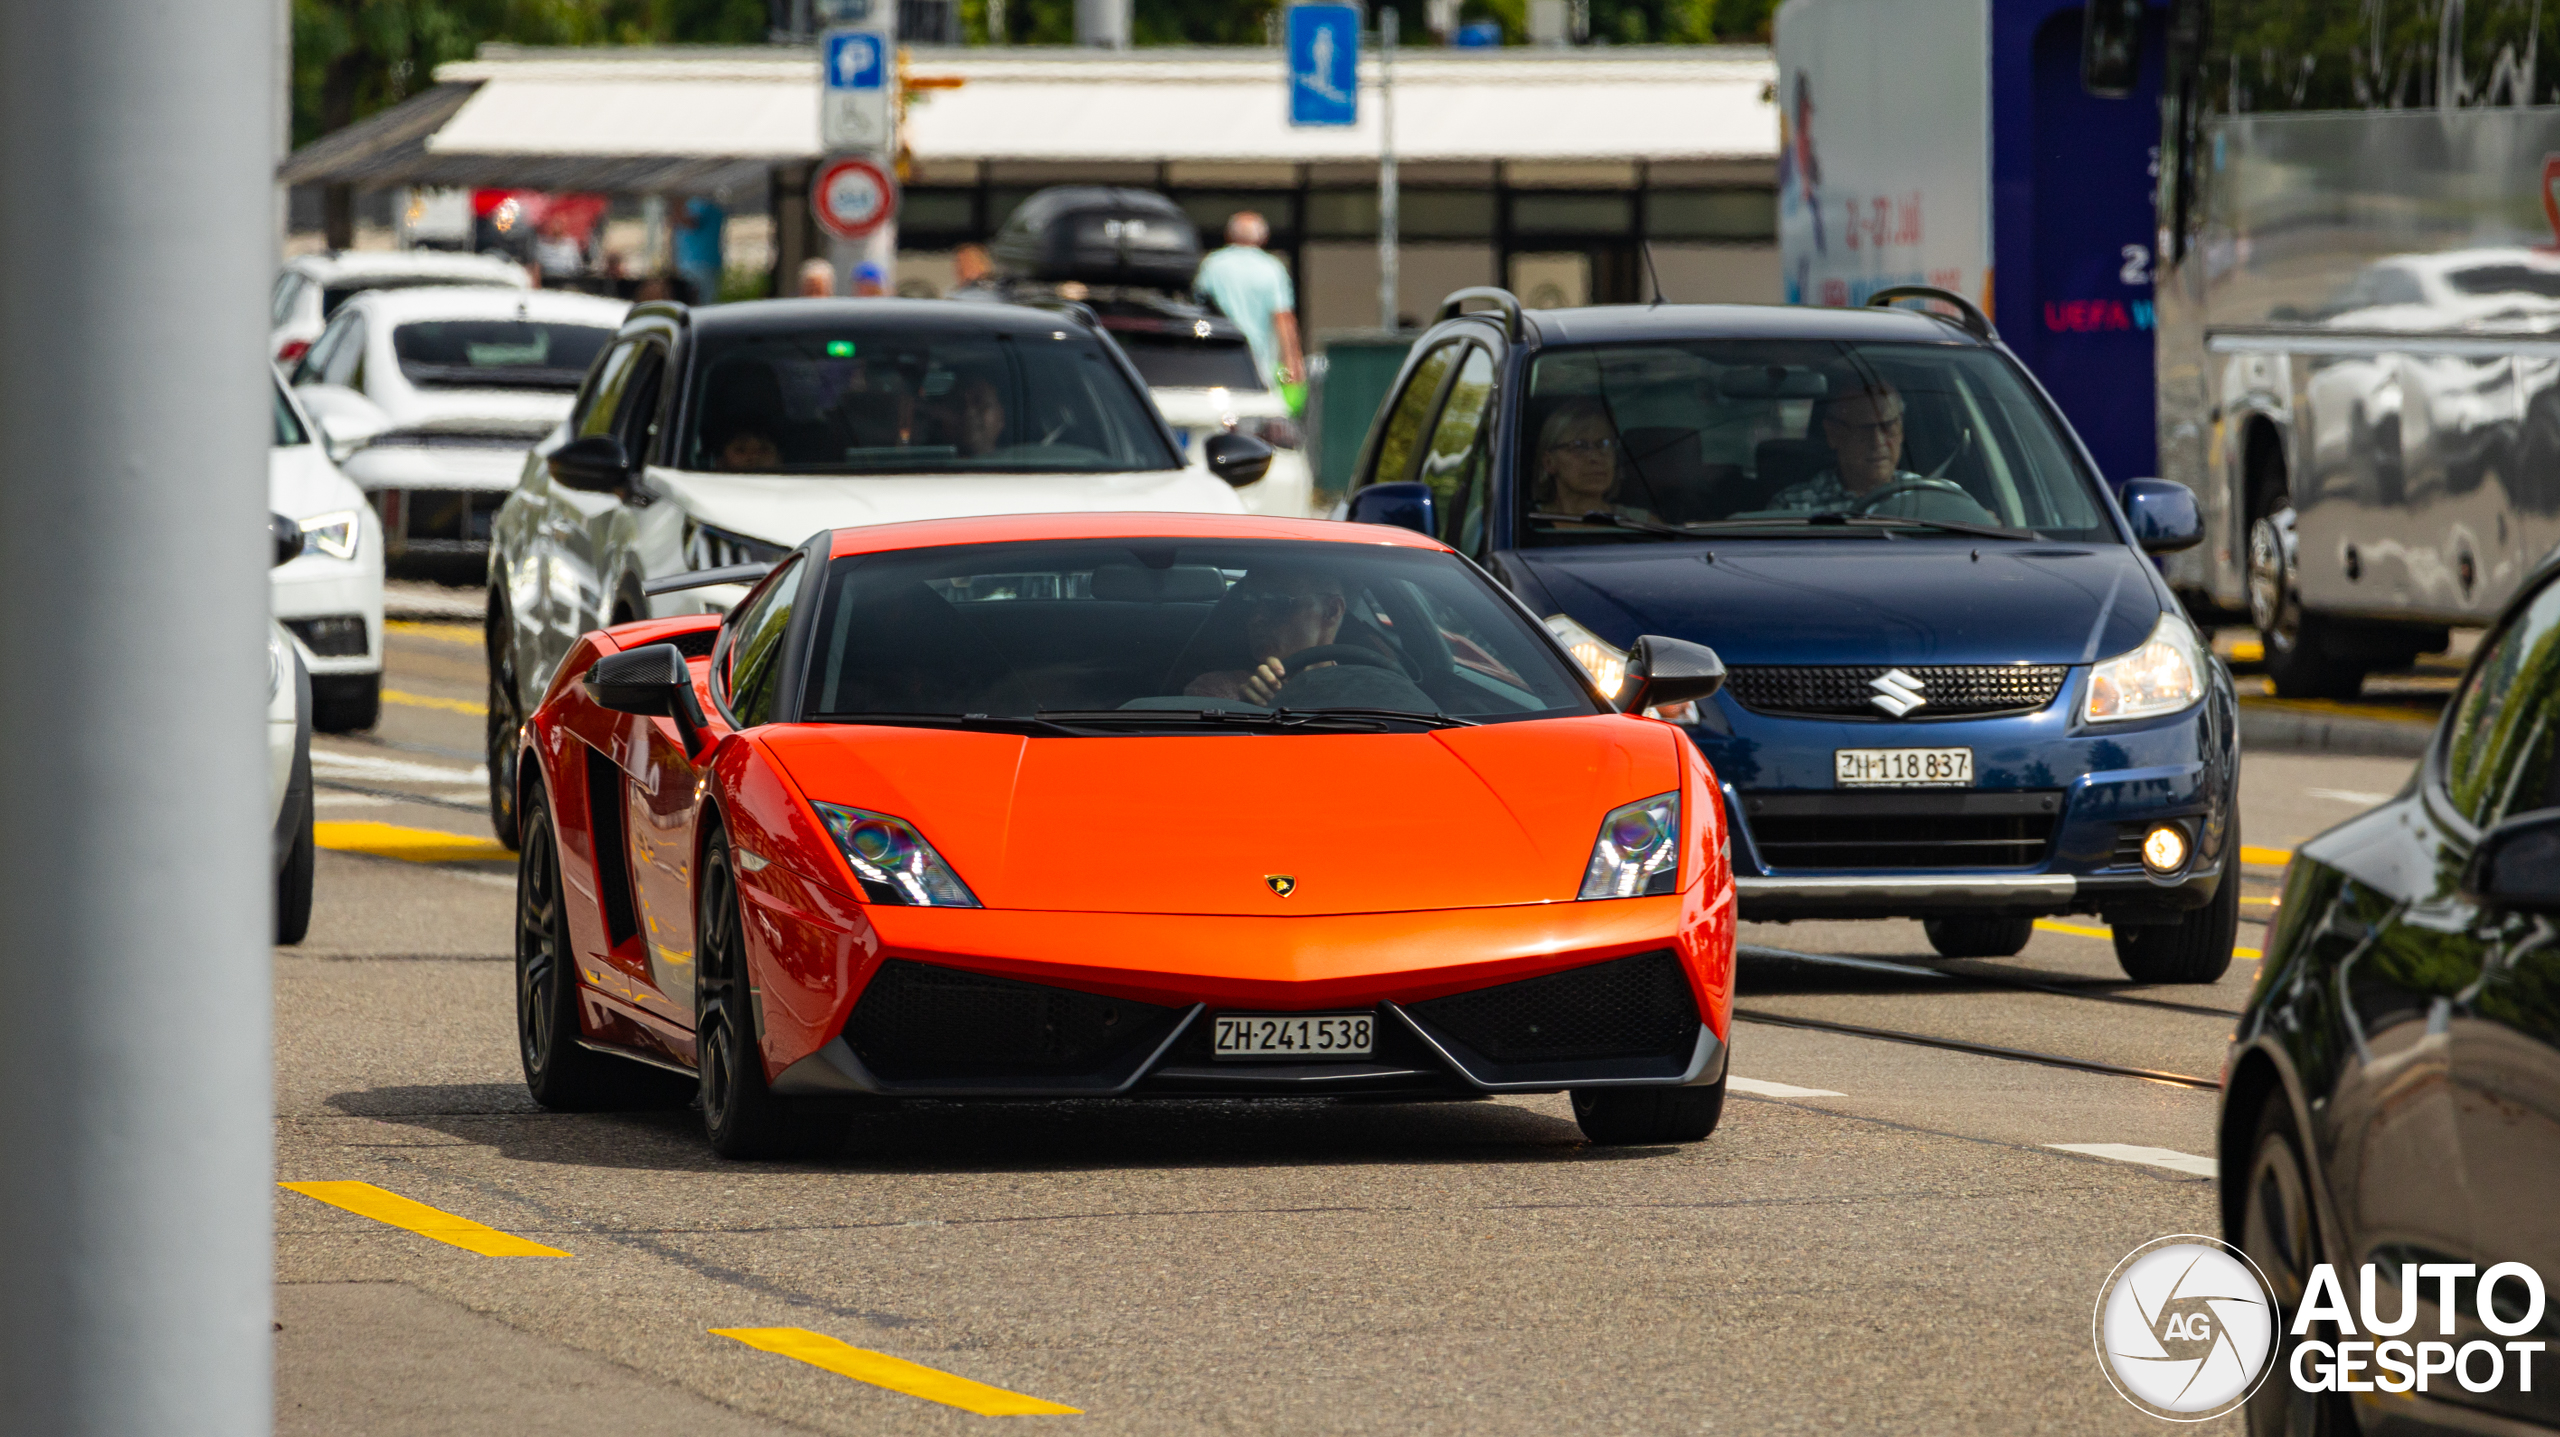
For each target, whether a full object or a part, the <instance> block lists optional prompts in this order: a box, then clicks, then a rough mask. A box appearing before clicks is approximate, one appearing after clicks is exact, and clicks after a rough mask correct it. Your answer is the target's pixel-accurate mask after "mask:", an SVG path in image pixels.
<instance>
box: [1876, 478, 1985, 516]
mask: <svg viewBox="0 0 2560 1437" xmlns="http://www.w3.org/2000/svg"><path fill="white" fill-rule="evenodd" d="M1932 492H1934V493H1940V494H1960V495H1963V496H1964V498H1965V499H1967V500H1968V501H1969V500H1971V499H1972V498H1973V496H1972V495H1971V494H1967V493H1965V487H1964V486H1963V485H1961V484H1959V483H1957V482H1956V481H1954V480H1953V479H1902V480H1897V481H1895V482H1894V483H1891V484H1887V485H1886V486H1884V487H1883V488H1881V489H1876V490H1872V491H1870V492H1868V493H1867V494H1865V495H1863V496H1861V497H1860V498H1859V500H1858V502H1857V503H1855V504H1852V505H1850V506H1849V507H1848V509H1847V510H1846V511H1845V512H1847V513H1851V514H1866V513H1872V512H1873V511H1874V509H1875V507H1876V506H1877V505H1878V504H1881V503H1883V502H1884V501H1885V500H1887V499H1890V498H1892V497H1893V496H1895V495H1896V494H1920V493H1932Z"/></svg>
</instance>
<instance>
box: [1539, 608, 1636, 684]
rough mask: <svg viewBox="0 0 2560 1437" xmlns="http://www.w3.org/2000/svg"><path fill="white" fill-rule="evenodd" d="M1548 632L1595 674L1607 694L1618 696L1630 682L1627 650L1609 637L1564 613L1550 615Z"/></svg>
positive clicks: (1575, 660)
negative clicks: (1608, 638)
mask: <svg viewBox="0 0 2560 1437" xmlns="http://www.w3.org/2000/svg"><path fill="white" fill-rule="evenodd" d="M1547 632H1548V633H1551V634H1553V635H1555V636H1556V642H1558V643H1560V644H1562V645H1564V651H1565V652H1566V653H1569V654H1571V655H1573V661H1574V662H1575V663H1577V664H1580V665H1582V671H1583V672H1584V673H1586V674H1589V675H1591V682H1593V683H1594V684H1597V685H1599V688H1600V692H1601V694H1602V695H1603V696H1604V697H1607V698H1612V699H1614V698H1616V697H1617V696H1618V690H1620V689H1622V688H1624V687H1626V683H1627V651H1626V650H1624V649H1621V648H1617V647H1615V646H1613V645H1612V644H1611V643H1610V642H1609V641H1608V640H1607V639H1604V638H1602V637H1600V636H1599V635H1598V634H1595V633H1593V632H1591V631H1590V630H1589V629H1586V628H1584V627H1583V626H1582V625H1580V624H1577V623H1575V622H1574V621H1573V620H1572V619H1570V618H1568V617H1566V616H1565V615H1563V614H1549V615H1547Z"/></svg>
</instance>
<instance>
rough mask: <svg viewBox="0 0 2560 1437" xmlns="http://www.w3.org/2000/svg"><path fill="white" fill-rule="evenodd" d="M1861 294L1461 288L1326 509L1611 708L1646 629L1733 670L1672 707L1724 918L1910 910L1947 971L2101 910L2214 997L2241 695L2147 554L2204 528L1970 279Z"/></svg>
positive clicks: (2134, 944) (2176, 979)
mask: <svg viewBox="0 0 2560 1437" xmlns="http://www.w3.org/2000/svg"><path fill="white" fill-rule="evenodd" d="M1915 298H1917V299H1920V300H1923V301H1925V302H1928V303H1932V304H1935V305H1936V306H1938V307H1939V308H1942V309H1946V310H1950V311H1953V317H1947V316H1943V315H1940V314H1936V313H1923V312H1919V311H1915V310H1910V309H1905V308H1898V307H1895V302H1896V301H1908V300H1911V299H1915ZM1877 300H1878V301H1879V303H1878V304H1876V305H1873V306H1871V307H1868V308H1865V309H1856V310H1838V309H1806V308H1792V307H1778V306H1758V305H1666V304H1657V305H1654V306H1652V307H1641V306H1609V307H1596V308H1589V309H1572V310H1551V311H1523V310H1522V309H1521V307H1520V305H1519V302H1518V301H1517V300H1515V299H1514V298H1513V297H1512V296H1511V295H1510V294H1508V293H1507V292H1505V291H1502V290H1498V289H1477V290H1462V291H1460V292H1459V293H1457V294H1455V295H1452V296H1450V298H1449V300H1448V301H1447V302H1446V303H1444V304H1443V305H1442V307H1441V309H1440V312H1439V315H1438V317H1437V319H1436V320H1435V321H1434V322H1433V324H1432V326H1431V327H1430V328H1429V329H1428V330H1427V331H1426V332H1425V333H1424V334H1423V335H1422V337H1421V339H1420V340H1419V342H1417V343H1416V344H1415V345H1414V347H1413V350H1412V352H1411V354H1410V355H1409V356H1408V357H1407V359H1406V361H1405V364H1404V368H1403V370H1402V372H1401V373H1400V374H1399V375H1398V377H1397V380H1396V385H1395V388H1394V389H1393V390H1391V391H1390V396H1389V399H1388V402H1387V403H1386V405H1385V406H1384V407H1383V408H1382V409H1381V410H1380V412H1379V415H1378V418H1377V419H1376V421H1375V422H1374V423H1373V424H1372V426H1371V429H1370V432H1369V436H1368V439H1367V441H1366V443H1365V445H1364V448H1363V451H1362V454H1361V458H1360V461H1359V466H1358V468H1357V470H1356V471H1355V473H1354V475H1353V480H1352V485H1351V488H1350V491H1349V493H1348V495H1347V498H1346V500H1345V504H1344V507H1343V509H1342V510H1341V511H1340V512H1341V514H1342V516H1343V517H1346V518H1349V519H1352V520H1355V521H1362V522H1369V523H1389V524H1402V525H1405V526H1407V527H1409V528H1416V529H1421V530H1423V531H1424V532H1426V533H1430V534H1432V535H1435V536H1437V537H1438V538H1440V539H1441V540H1443V541H1445V542H1446V543H1448V544H1450V545H1452V546H1454V547H1455V548H1457V549H1458V550H1459V551H1460V552H1461V553H1464V554H1466V555H1468V556H1469V557H1471V558H1473V559H1474V560H1475V561H1476V562H1477V563H1479V564H1481V565H1483V566H1484V567H1485V568H1486V569H1487V570H1488V571H1489V572H1490V573H1491V574H1492V575H1493V576H1494V577H1495V579H1496V580H1497V581H1499V582H1500V583H1501V584H1503V585H1504V586H1506V587H1507V588H1508V589H1509V590H1510V591H1511V592H1512V593H1513V594H1515V595H1517V596H1518V597H1519V599H1520V601H1521V602H1522V603H1523V604H1525V605H1526V606H1528V607H1529V609H1530V610H1532V611H1533V612H1534V613H1535V614H1536V616H1537V617H1539V618H1541V619H1543V620H1545V622H1546V624H1547V627H1548V628H1549V629H1550V630H1551V631H1552V632H1553V633H1554V634H1555V635H1556V636H1557V637H1558V638H1559V639H1560V640H1561V641H1562V642H1563V643H1564V645H1565V646H1566V647H1567V648H1568V649H1569V650H1571V651H1572V653H1573V654H1574V656H1575V657H1576V658H1578V659H1579V660H1581V662H1582V665H1583V667H1584V668H1585V669H1586V670H1587V671H1589V672H1590V674H1591V675H1592V677H1593V680H1594V682H1595V683H1596V684H1597V685H1598V686H1599V687H1600V688H1601V689H1602V690H1603V691H1604V692H1614V691H1615V690H1616V689H1618V688H1619V687H1620V686H1621V685H1622V684H1624V683H1625V682H1626V677H1627V676H1626V666H1627V651H1628V649H1629V648H1630V647H1631V646H1632V645H1633V644H1634V643H1635V640H1636V638H1637V637H1638V636H1639V635H1646V634H1659V635H1664V636H1668V637H1673V638H1679V639H1686V640H1689V641H1692V642H1695V643H1700V644H1705V645H1707V646H1708V647H1710V648H1712V649H1714V650H1715V651H1716V653H1717V654H1718V655H1719V656H1720V657H1721V658H1722V660H1723V662H1724V665H1725V668H1726V671H1727V679H1726V682H1725V684H1724V687H1723V688H1722V689H1721V690H1719V691H1718V692H1717V693H1715V694H1714V695H1713V696H1712V697H1711V698H1708V699H1706V700H1703V701H1701V702H1698V703H1695V704H1692V705H1687V706H1683V707H1678V708H1674V709H1672V710H1669V711H1665V712H1663V713H1661V714H1660V717H1663V718H1667V719H1670V720H1672V721H1673V722H1676V723H1679V724H1681V725H1683V726H1684V727H1685V728H1686V729H1687V731H1688V732H1689V733H1690V735H1691V736H1692V737H1693V738H1694V739H1695V741H1696V743H1697V745H1698V747H1699V749H1700V750H1701V751H1702V752H1703V753H1704V754H1705V755H1706V757H1707V759H1708V760H1709V761H1710V762H1711V763H1712V764H1713V765H1714V766H1715V771H1716V773H1717V775H1718V777H1719V778H1720V779H1721V781H1722V783H1723V785H1724V795H1725V803H1726V805H1727V808H1728V809H1729V811H1730V817H1731V820H1732V822H1731V833H1732V843H1733V867H1734V873H1735V878H1736V886H1737V888H1738V890H1739V893H1740V901H1741V916H1742V917H1743V918H1745V919H1748V920H1770V921H1789V920H1795V919H1808V918H1887V917H1901V918H1919V919H1922V920H1924V922H1925V925H1926V929H1927V932H1928V936H1929V941H1930V943H1931V945H1932V946H1933V947H1935V948H1936V950H1937V951H1938V952H1939V953H1941V954H1943V955H1945V956H1947V957H1951V958H1956V957H1968V958H1970V957H2005V956H2007V955H2009V954H2013V953H2016V952H2017V951H2018V950H2019V949H2021V948H2023V947H2024V946H2025V945H2026V942H2027V939H2028V937H2029V934H2030V931H2031V929H2032V926H2033V923H2034V921H2035V919H2037V918H2038V917H2040V916H2045V915H2053V914H2066V913H2086V914H2095V915H2097V916H2098V917H2099V918H2100V919H2102V920H2103V921H2104V922H2105V923H2106V924H2107V925H2108V926H2109V928H2110V929H2111V930H2112V932H2113V935H2114V941H2115V948H2116V956H2117V958H2118V960H2119V961H2120V962H2121V963H2122V964H2123V966H2124V969H2125V972H2126V973H2127V974H2129V975H2130V976H2132V977H2133V978H2134V979H2136V980H2138V981H2142V982H2156V983H2206V982H2211V981H2213V980H2214V979H2215V978H2218V977H2219V976H2221V974H2222V972H2223V970H2224V969H2225V968H2226V967H2227V966H2228V965H2229V963H2230V961H2231V949H2232V942H2233V938H2234V936H2235V931H2236V928H2237V924H2238V920H2239V898H2240V884H2239V881H2238V879H2239V875H2238V862H2237V860H2238V857H2239V852H2240V835H2239V829H2238V811H2237V809H2236V807H2235V798H2236V788H2237V784H2238V780H2239V761H2240V757H2239V746H2238V736H2237V732H2236V708H2235V703H2234V695H2233V691H2232V685H2231V678H2230V674H2229V672H2228V671H2227V670H2226V669H2225V668H2224V667H2223V666H2222V664H2221V663H2220V661H2219V660H2217V659H2216V658H2215V657H2214V656H2213V653H2212V651H2211V649H2210V647H2209V646H2208V645H2207V644H2206V643H2205V641H2204V640H2203V639H2202V637H2201V636H2199V634H2198V633H2197V630H2196V628H2195V626H2194V625H2193V624H2192V623H2190V622H2189V620H2188V618H2187V616H2186V614H2185V613H2184V612H2183V611H2182V610H2181V608H2180V607H2179V605H2178V603H2177V601H2176V600H2175V599H2174V598H2173V597H2171V594H2170V591H2169V588H2168V585H2167V584H2166V583H2164V582H2163V581H2162V579H2161V577H2160V575H2159V573H2158V571H2157V568H2156V566H2155V565H2154V564H2153V563H2152V562H2151V560H2150V557H2149V556H2150V555H2151V554H2156V553H2162V552H2167V551H2170V550H2175V549H2181V548H2185V547H2187V546H2189V545H2192V544H2195V543H2196V542H2198V541H2199V539H2200V538H2201V537H2202V535H2201V530H2200V528H2199V525H2198V519H2197V514H2196V507H2195V502H2194V496H2193V495H2191V494H2190V493H2189V492H2188V491H2187V490H2186V489H2185V488H2183V487H2182V486H2180V485H2177V484H2174V483H2169V482H2166V481H2163V480H2157V479H2130V480H2127V481H2125V482H2123V483H2122V484H2120V485H2118V486H2116V487H2115V488H2114V489H2112V490H2111V489H2110V488H2109V486H2108V485H2107V484H2106V483H2104V482H2102V480H2101V478H2100V476H2099V474H2098V472H2097V468H2096V465H2095V464H2094V463H2092V461H2091V460H2090V458H2089V455H2088V451H2087V450H2086V449H2085V448H2084V447H2083V446H2082V445H2081V443H2080V441H2079V439H2078V438H2077V437H2076V436H2075V435H2074V434H2073V433H2072V431H2071V429H2070V426H2069V425H2068V424H2067V423H2066V422H2065V421H2064V420H2063V418H2062V415H2061V413H2060V412H2059V411H2058V410H2057V409H2056V408H2055V406H2054V404H2053V402H2052V400H2051V399H2050V398H2048V397H2047V396H2046V394H2045V393H2044V391H2043V390H2042V389H2041V388H2040V387H2039V386H2038V385H2037V384H2036V382H2035V380H2034V379H2033V378H2032V377H2031V376H2030V375H2029V374H2028V373H2027V372H2026V370H2025V369H2024V368H2023V367H2022V366H2021V365H2020V364H2019V363H2018V361H2017V360H2016V358H2015V357H2014V356H2012V355H2011V354H2010V353H2009V351H2008V350H2007V349H2006V348H2004V347H2003V346H2002V345H2001V344H2000V342H1999V338H1998V336H1997V334H1996V333H1994V332H1993V330H1992V327H1991V325H1990V323H1989V321H1988V320H1987V319H1985V318H1984V317H1983V315H1982V314H1981V312H1980V311H1979V310H1977V309H1975V308H1974V307H1973V306H1972V305H1970V304H1969V303H1967V302H1966V301H1964V300H1963V299H1961V298H1959V297H1958V296H1955V295H1952V294H1946V293H1944V292H1941V291H1934V290H1917V289H1911V290H1888V291H1886V292H1885V293H1884V294H1882V295H1879V296H1877ZM1474 304H1487V305H1489V306H1490V307H1489V308H1484V309H1470V308H1469V306H1470V305H1474Z"/></svg>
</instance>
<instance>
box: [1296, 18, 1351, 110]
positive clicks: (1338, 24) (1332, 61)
mask: <svg viewBox="0 0 2560 1437" xmlns="http://www.w3.org/2000/svg"><path fill="white" fill-rule="evenodd" d="M1287 14H1288V16H1289V123H1290V124H1292V125H1355V124H1358V123H1359V122H1360V9H1359V7H1358V6H1356V5H1292V6H1290V7H1289V9H1288V11H1287Z"/></svg>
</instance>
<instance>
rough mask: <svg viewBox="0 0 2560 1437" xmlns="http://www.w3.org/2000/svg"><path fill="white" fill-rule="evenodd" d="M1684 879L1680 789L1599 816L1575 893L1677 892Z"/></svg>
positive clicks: (1629, 894) (1602, 895)
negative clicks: (1597, 831) (1579, 888)
mask: <svg viewBox="0 0 2560 1437" xmlns="http://www.w3.org/2000/svg"><path fill="white" fill-rule="evenodd" d="M1679 882H1680V795H1679V794H1678V793H1677V792H1673V793H1657V794H1655V795H1654V796H1653V797H1651V798H1646V799H1639V800H1637V801H1636V802H1634V803H1630V804H1628V805H1627V806H1626V807H1624V808H1613V809H1611V810H1609V816H1608V817H1606V818H1604V819H1602V820H1600V837H1599V839H1598V840H1597V841H1595V842H1594V843H1593V844H1592V845H1591V862H1590V863H1588V864H1586V865H1584V867H1583V870H1582V891H1581V892H1580V893H1577V894H1575V895H1574V896H1575V897H1576V898H1638V897H1642V896H1644V895H1645V894H1649V893H1676V892H1678V891H1679V887H1678V885H1679Z"/></svg>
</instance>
